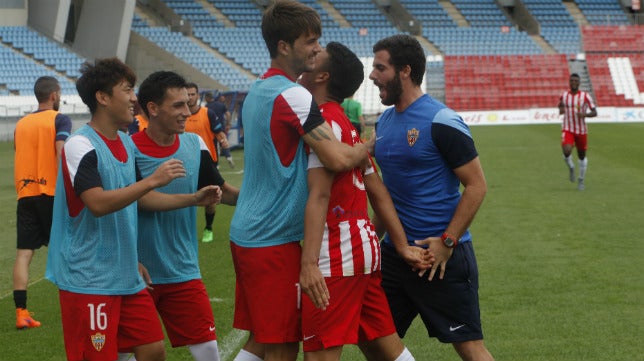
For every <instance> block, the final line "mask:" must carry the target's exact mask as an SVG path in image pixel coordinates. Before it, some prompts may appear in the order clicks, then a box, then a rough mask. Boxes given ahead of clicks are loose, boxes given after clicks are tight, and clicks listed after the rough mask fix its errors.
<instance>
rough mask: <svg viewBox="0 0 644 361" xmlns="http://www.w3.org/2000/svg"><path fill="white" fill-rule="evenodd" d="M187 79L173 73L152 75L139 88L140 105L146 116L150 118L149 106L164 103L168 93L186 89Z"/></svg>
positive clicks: (162, 72) (163, 72) (161, 72)
mask: <svg viewBox="0 0 644 361" xmlns="http://www.w3.org/2000/svg"><path fill="white" fill-rule="evenodd" d="M186 84H187V83H186V79H184V78H183V77H182V76H181V75H179V74H177V73H175V72H172V71H157V72H154V73H152V74H150V75H149V76H148V77H147V78H145V80H143V83H141V85H140V86H139V95H138V98H139V100H138V101H139V105H140V106H141V109H143V112H145V115H146V116H147V117H148V118H150V114H149V113H148V107H147V104H148V103H149V102H153V103H155V104H157V105H161V103H163V99H164V98H165V96H166V91H167V90H168V89H173V88H185V87H186Z"/></svg>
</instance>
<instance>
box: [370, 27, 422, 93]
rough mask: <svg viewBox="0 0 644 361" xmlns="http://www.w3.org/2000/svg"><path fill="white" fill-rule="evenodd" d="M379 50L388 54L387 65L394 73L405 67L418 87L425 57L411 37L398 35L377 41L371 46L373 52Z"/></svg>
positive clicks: (417, 43)
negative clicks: (388, 64) (391, 67)
mask: <svg viewBox="0 0 644 361" xmlns="http://www.w3.org/2000/svg"><path fill="white" fill-rule="evenodd" d="M381 50H386V51H387V52H389V63H390V64H391V65H393V66H394V68H395V69H396V71H400V70H402V68H403V67H404V66H405V65H409V67H410V68H411V74H410V78H411V81H412V82H413V83H414V84H416V85H420V84H422V83H423V77H424V76H425V66H426V62H427V57H426V56H425V51H424V50H423V47H422V46H421V45H420V43H419V42H418V40H417V39H416V38H414V37H413V36H411V35H406V34H398V35H392V36H389V37H387V38H384V39H381V40H379V41H378V42H377V43H376V45H374V46H373V52H374V53H376V52H378V51H381Z"/></svg>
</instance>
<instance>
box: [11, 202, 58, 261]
mask: <svg viewBox="0 0 644 361" xmlns="http://www.w3.org/2000/svg"><path fill="white" fill-rule="evenodd" d="M53 212H54V197H52V196H47V195H40V196H34V197H24V198H20V199H18V210H17V212H16V223H17V227H16V228H17V229H18V238H17V247H16V248H18V249H38V248H40V247H42V246H47V245H48V244H49V233H50V231H51V220H52V216H53Z"/></svg>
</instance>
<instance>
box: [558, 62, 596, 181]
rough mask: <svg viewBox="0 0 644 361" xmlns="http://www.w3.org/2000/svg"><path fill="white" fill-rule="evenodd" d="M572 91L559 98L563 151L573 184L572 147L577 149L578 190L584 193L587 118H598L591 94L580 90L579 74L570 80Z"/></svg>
mask: <svg viewBox="0 0 644 361" xmlns="http://www.w3.org/2000/svg"><path fill="white" fill-rule="evenodd" d="M568 82H569V85H570V90H566V91H565V92H563V94H561V97H559V114H560V115H561V114H563V123H562V124H561V150H562V151H563V157H564V161H565V162H566V165H567V166H568V175H569V178H570V181H571V182H574V181H575V164H574V163H573V161H572V156H571V153H572V147H573V146H575V147H577V156H578V158H579V159H578V163H579V178H578V179H577V181H578V184H577V189H579V190H580V191H583V190H584V189H585V188H586V186H585V185H584V178H585V177H586V169H587V168H588V158H587V157H586V151H587V150H588V127H587V126H586V118H592V117H596V116H597V109H596V108H595V104H594V103H593V100H592V98H591V97H590V94H588V93H586V92H585V91H582V90H579V74H576V73H573V74H571V75H570V79H569V81H568Z"/></svg>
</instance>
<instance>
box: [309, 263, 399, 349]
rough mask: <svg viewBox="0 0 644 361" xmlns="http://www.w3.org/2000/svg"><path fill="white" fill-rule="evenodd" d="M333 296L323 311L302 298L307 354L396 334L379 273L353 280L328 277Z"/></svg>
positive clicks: (327, 280)
mask: <svg viewBox="0 0 644 361" xmlns="http://www.w3.org/2000/svg"><path fill="white" fill-rule="evenodd" d="M325 280H326V284H327V287H328V288H329V292H330V294H331V298H330V300H329V306H327V309H326V310H324V311H322V310H320V309H318V308H316V307H315V306H314V305H313V302H311V300H310V299H309V298H308V296H303V297H302V331H303V340H304V342H303V344H304V345H303V348H304V352H313V351H319V350H322V349H326V348H330V347H335V346H341V345H347V344H357V343H359V342H365V341H371V340H374V339H376V338H380V337H384V336H389V335H391V334H393V333H395V332H396V327H395V326H394V321H393V318H392V317H391V312H390V311H389V303H387V297H386V296H385V291H384V290H383V289H382V286H380V282H381V280H382V275H381V273H380V272H377V273H372V274H367V275H358V276H350V277H327V278H325Z"/></svg>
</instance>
